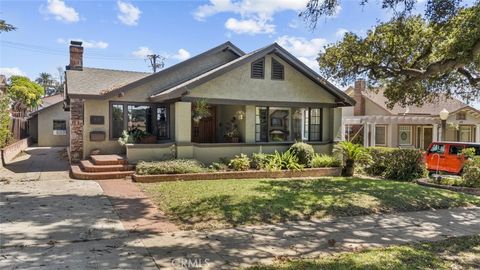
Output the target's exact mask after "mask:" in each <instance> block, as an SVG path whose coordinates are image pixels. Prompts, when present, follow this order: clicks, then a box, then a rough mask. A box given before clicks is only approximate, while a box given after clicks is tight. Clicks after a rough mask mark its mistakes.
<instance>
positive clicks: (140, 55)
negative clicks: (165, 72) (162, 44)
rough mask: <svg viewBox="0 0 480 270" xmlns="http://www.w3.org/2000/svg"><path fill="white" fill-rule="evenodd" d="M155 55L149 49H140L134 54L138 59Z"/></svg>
mask: <svg viewBox="0 0 480 270" xmlns="http://www.w3.org/2000/svg"><path fill="white" fill-rule="evenodd" d="M149 54H153V51H152V50H150V49H149V48H148V47H143V46H142V47H138V49H137V50H136V51H133V52H132V55H133V56H135V57H137V58H145V57H147V55H149Z"/></svg>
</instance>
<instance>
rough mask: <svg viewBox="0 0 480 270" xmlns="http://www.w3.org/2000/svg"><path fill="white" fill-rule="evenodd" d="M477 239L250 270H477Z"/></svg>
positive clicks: (479, 250)
mask: <svg viewBox="0 0 480 270" xmlns="http://www.w3.org/2000/svg"><path fill="white" fill-rule="evenodd" d="M479 268H480V236H479V235H477V236H464V237H458V238H450V239H447V240H443V241H438V242H431V243H418V244H409V245H401V246H392V247H388V248H376V249H371V250H366V251H362V252H347V253H340V254H333V255H326V256H324V257H320V258H318V259H304V260H292V261H283V262H278V263H276V264H274V265H272V266H256V267H252V268H249V269H251V270H287V269H292V270H293V269H304V270H308V269H312V270H313V269H342V270H353V269H405V270H407V269H479Z"/></svg>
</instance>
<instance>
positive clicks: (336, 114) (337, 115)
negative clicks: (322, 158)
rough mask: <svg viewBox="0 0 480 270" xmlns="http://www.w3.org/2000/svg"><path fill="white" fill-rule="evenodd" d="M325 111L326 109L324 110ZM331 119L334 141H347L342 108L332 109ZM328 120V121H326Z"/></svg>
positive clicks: (331, 136) (331, 135) (331, 137)
mask: <svg viewBox="0 0 480 270" xmlns="http://www.w3.org/2000/svg"><path fill="white" fill-rule="evenodd" d="M324 110H325V109H324ZM329 113H331V114H332V115H331V118H330V119H332V120H333V121H331V122H332V123H333V125H332V126H331V128H332V130H331V131H330V138H329V139H331V140H334V141H344V140H345V126H344V125H343V121H342V108H340V107H339V108H334V109H330V110H329ZM324 120H327V119H324Z"/></svg>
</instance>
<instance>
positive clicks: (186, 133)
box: [175, 102, 193, 158]
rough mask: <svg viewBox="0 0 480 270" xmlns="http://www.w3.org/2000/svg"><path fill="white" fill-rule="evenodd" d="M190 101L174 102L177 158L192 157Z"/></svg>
mask: <svg viewBox="0 0 480 270" xmlns="http://www.w3.org/2000/svg"><path fill="white" fill-rule="evenodd" d="M191 142H192V103H190V102H175V143H176V144H177V158H193V146H192V145H191Z"/></svg>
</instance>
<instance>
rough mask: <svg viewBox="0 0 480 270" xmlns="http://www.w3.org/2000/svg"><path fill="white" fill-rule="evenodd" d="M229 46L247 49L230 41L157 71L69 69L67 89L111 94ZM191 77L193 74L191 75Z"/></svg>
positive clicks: (83, 94)
mask: <svg viewBox="0 0 480 270" xmlns="http://www.w3.org/2000/svg"><path fill="white" fill-rule="evenodd" d="M226 50H229V51H231V52H233V53H234V54H236V55H238V56H242V55H244V54H245V53H244V52H243V51H242V50H240V49H239V48H238V47H237V46H235V45H233V44H232V43H231V42H230V41H227V42H225V43H222V44H220V45H219V46H216V47H214V48H212V49H210V50H208V51H205V52H203V53H201V54H199V55H196V56H194V57H191V58H189V59H187V60H185V61H182V62H180V63H178V64H175V65H173V66H171V67H168V68H165V69H163V70H161V71H159V72H157V73H146V72H130V71H122V70H110V69H93V68H83V70H82V71H78V70H67V74H66V81H67V93H68V95H69V96H71V97H73V96H76V95H77V96H81V97H91V98H108V97H112V96H114V95H115V94H117V93H119V92H125V91H128V90H130V89H132V88H135V87H137V86H139V85H142V84H144V83H148V82H150V81H152V80H155V79H157V78H159V77H161V76H163V75H165V74H167V73H171V72H175V71H177V70H179V69H182V68H184V67H185V66H188V65H189V64H191V63H192V62H193V61H195V60H198V59H200V58H205V57H208V56H211V55H214V54H217V53H219V52H222V51H226ZM187 79H190V78H187Z"/></svg>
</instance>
